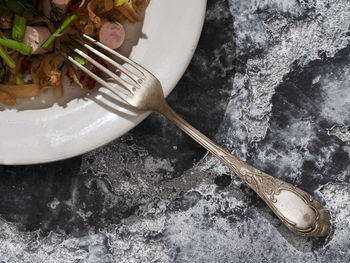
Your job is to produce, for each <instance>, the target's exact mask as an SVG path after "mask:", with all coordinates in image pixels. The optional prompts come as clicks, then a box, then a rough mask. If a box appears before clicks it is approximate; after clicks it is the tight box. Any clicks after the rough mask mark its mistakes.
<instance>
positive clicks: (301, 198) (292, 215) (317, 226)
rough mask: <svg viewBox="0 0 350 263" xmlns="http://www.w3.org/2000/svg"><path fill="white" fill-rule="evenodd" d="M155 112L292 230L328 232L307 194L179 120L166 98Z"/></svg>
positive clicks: (307, 234)
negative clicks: (235, 177) (211, 156)
mask: <svg viewBox="0 0 350 263" xmlns="http://www.w3.org/2000/svg"><path fill="white" fill-rule="evenodd" d="M157 111H158V112H159V113H161V114H162V115H164V116H165V117H166V118H168V119H169V120H170V121H172V122H173V123H175V124H176V125H177V126H178V127H179V128H180V129H182V130H183V131H184V132H185V133H187V134H188V135H189V136H191V137H192V138H193V139H194V140H195V141H197V142H198V143H199V144H200V145H202V146H203V147H204V148H206V149H207V150H208V151H209V152H211V153H212V154H214V155H215V156H216V157H217V158H219V159H220V160H221V161H222V162H223V163H225V164H226V165H227V167H229V168H230V169H231V170H232V171H233V172H234V173H235V174H237V175H238V176H239V177H240V178H241V179H242V180H243V181H245V182H246V183H247V184H248V185H249V186H250V187H251V188H252V189H253V190H254V191H255V192H256V193H257V194H258V195H259V196H260V197H261V199H262V200H264V201H265V203H266V204H267V205H268V206H269V207H270V208H271V210H272V211H273V212H274V213H275V214H276V216H277V217H278V218H279V219H280V220H281V221H282V222H283V223H284V224H285V225H286V226H287V227H288V228H289V229H290V230H291V231H293V232H294V233H296V234H298V235H300V236H305V237H321V236H325V235H327V233H328V231H329V225H330V223H329V217H328V213H327V211H326V210H325V209H324V208H323V207H322V205H321V204H320V203H319V202H317V201H316V200H315V199H314V198H313V197H312V196H311V195H310V194H308V193H306V192H304V191H303V190H301V189H299V188H298V187H296V186H293V185H291V184H289V183H286V182H284V181H282V180H280V179H277V178H275V177H273V176H271V175H268V174H266V173H264V172H262V171H260V170H258V169H256V168H254V167H252V166H251V165H249V164H247V163H245V162H243V161H241V160H239V159H238V158H237V157H235V156H233V155H232V154H230V153H229V152H227V151H226V150H224V149H223V148H221V147H220V146H218V145H217V144H215V143H214V142H213V141H211V140H210V139H209V138H208V137H206V136H205V135H203V134H202V133H201V132H199V131H198V130H197V129H196V128H194V127H193V126H191V125H190V124H189V123H188V122H186V121H185V120H184V119H182V118H181V117H180V116H179V115H178V114H177V113H176V112H175V111H174V110H173V109H172V108H171V107H170V106H169V105H168V104H167V103H166V102H165V101H164V102H163V103H161V105H160V106H159V107H157Z"/></svg>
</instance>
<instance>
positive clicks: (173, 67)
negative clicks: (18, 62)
mask: <svg viewBox="0 0 350 263" xmlns="http://www.w3.org/2000/svg"><path fill="white" fill-rule="evenodd" d="M205 10H206V0H176V1H174V0H151V1H150V4H149V6H148V7H147V9H146V14H145V21H144V24H143V25H142V33H143V34H144V35H143V37H142V38H140V39H139V41H138V43H137V44H136V45H135V46H134V47H133V49H132V52H131V55H130V57H131V58H132V59H134V60H136V61H137V62H139V63H140V64H141V65H143V66H145V67H146V68H148V69H149V70H150V71H151V72H153V73H154V74H155V75H156V76H157V77H158V78H159V79H160V81H161V83H162V85H163V89H164V93H165V94H166V95H168V94H169V93H170V92H171V90H172V89H173V88H174V87H175V85H176V83H177V82H178V81H179V80H180V78H181V77H182V75H183V73H184V72H185V70H186V68H187V66H188V64H189V62H190V60H191V58H192V56H193V53H194V51H195V48H196V46H197V43H198V40H199V37H200V33H201V30H202V26H203V21H204V17H205ZM139 29H140V28H137V27H134V28H133V29H132V30H135V31H137V30H139ZM140 32H141V31H140ZM101 91H102V92H105V93H108V92H106V91H105V90H101ZM101 91H98V92H95V93H92V94H91V95H88V96H87V97H88V98H87V99H82V98H79V97H84V96H82V94H81V91H79V90H78V89H77V88H72V87H68V86H65V92H66V94H65V98H64V99H63V100H61V101H60V102H59V103H57V102H56V103H53V102H52V100H51V99H49V98H50V97H51V94H48V95H46V96H45V97H41V98H39V99H36V100H35V101H25V102H24V103H23V104H22V105H20V106H19V107H17V108H12V109H8V108H7V109H1V108H0V163H1V164H35V163H44V162H50V161H56V160H61V159H65V158H69V157H73V156H76V155H80V154H83V153H85V152H88V151H91V150H93V149H95V148H97V147H99V146H102V145H104V144H106V143H108V142H110V141H112V140H114V139H116V138H117V137H119V136H121V135H123V134H124V133H126V132H127V131H129V130H130V129H132V128H133V127H135V126H136V125H137V124H138V123H140V122H141V121H142V120H143V119H144V118H146V117H147V116H148V114H149V113H142V114H140V113H135V112H132V111H128V110H125V109H123V108H121V107H118V106H115V105H114V103H111V102H109V100H108V99H106V96H103V95H101ZM75 96H77V97H78V99H77V98H76V97H75ZM40 102H42V103H40ZM59 104H60V105H59ZM62 105H64V106H62Z"/></svg>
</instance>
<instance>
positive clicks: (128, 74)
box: [71, 37, 140, 83]
mask: <svg viewBox="0 0 350 263" xmlns="http://www.w3.org/2000/svg"><path fill="white" fill-rule="evenodd" d="M71 38H72V39H73V40H74V41H76V42H78V43H79V44H80V45H82V46H84V47H85V48H87V49H88V50H90V51H91V52H92V53H94V54H95V55H97V56H99V57H100V58H102V59H103V60H105V61H107V62H108V63H109V64H111V65H113V66H114V67H116V68H117V69H119V70H120V71H121V72H123V73H124V74H125V75H127V76H128V77H129V78H131V79H132V80H133V81H135V82H136V83H138V82H139V80H140V77H139V76H137V75H136V74H134V73H133V72H131V71H130V70H128V69H127V68H125V67H123V66H122V65H120V64H119V63H117V62H116V61H114V60H112V59H111V58H109V57H108V56H106V55H105V54H103V53H102V52H100V51H98V50H97V49H95V48H93V47H91V46H90V45H88V44H86V43H84V42H82V41H81V40H79V39H76V38H73V37H71ZM95 41H96V40H95ZM101 45H102V44H101Z"/></svg>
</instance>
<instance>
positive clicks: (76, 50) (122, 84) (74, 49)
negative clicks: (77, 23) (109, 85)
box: [69, 47, 134, 92]
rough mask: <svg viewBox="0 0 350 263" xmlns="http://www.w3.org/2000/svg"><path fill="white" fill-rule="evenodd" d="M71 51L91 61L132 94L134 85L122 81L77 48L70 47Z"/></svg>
mask: <svg viewBox="0 0 350 263" xmlns="http://www.w3.org/2000/svg"><path fill="white" fill-rule="evenodd" d="M69 48H70V49H71V50H73V51H74V52H76V53H77V54H79V55H80V56H82V57H83V58H84V59H86V60H87V61H89V62H90V63H91V64H93V65H94V66H95V67H97V68H98V69H100V70H101V71H103V72H104V73H106V74H107V75H108V76H110V77H111V78H113V79H114V80H115V81H116V82H117V83H118V84H120V85H121V86H122V87H123V88H126V89H127V90H129V91H130V92H132V89H133V87H134V86H133V85H131V84H130V83H129V82H127V81H125V80H124V79H122V78H121V77H119V76H118V75H116V74H114V73H113V72H112V71H110V70H109V69H107V68H106V67H104V66H103V65H101V64H100V63H99V62H97V61H96V60H94V59H93V58H91V57H90V56H88V55H87V54H85V53H84V52H83V51H81V50H79V49H77V48H73V47H69Z"/></svg>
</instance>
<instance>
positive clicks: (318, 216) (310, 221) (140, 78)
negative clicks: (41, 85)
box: [59, 35, 330, 237]
mask: <svg viewBox="0 0 350 263" xmlns="http://www.w3.org/2000/svg"><path fill="white" fill-rule="evenodd" d="M82 37H83V38H85V40H86V41H87V42H91V43H92V44H94V45H96V46H98V47H99V48H101V49H103V50H104V51H105V52H107V53H109V54H110V55H112V56H113V57H115V58H119V60H121V61H123V62H124V63H126V64H128V65H129V66H131V67H132V68H133V70H132V71H131V70H129V69H127V68H126V67H124V66H122V65H121V64H119V63H117V62H116V61H115V60H114V59H111V58H110V57H109V56H107V55H105V54H104V53H102V52H100V51H99V50H97V49H95V48H93V47H92V46H90V45H88V44H86V43H85V41H84V42H82V41H81V40H76V41H78V42H80V43H81V45H83V46H84V47H85V48H87V49H88V50H89V51H90V52H92V53H94V54H95V55H97V56H98V57H100V58H102V59H103V60H104V61H106V62H108V64H110V65H112V66H114V67H116V68H117V69H118V70H119V71H120V72H122V73H123V74H125V75H126V76H127V77H128V78H122V77H121V76H118V75H116V74H115V73H113V72H112V71H110V70H108V69H107V68H106V67H105V66H103V65H101V64H100V63H99V62H97V61H95V60H94V59H92V58H91V57H90V56H88V55H87V54H85V53H84V52H82V51H81V50H79V49H76V48H73V47H72V48H71V49H72V50H73V51H74V52H76V53H78V54H79V55H80V56H82V57H83V58H85V59H86V60H87V61H89V62H90V63H91V64H93V65H94V66H95V67H97V68H99V69H100V70H101V71H103V72H104V73H106V74H107V75H108V76H109V77H111V78H113V79H114V80H115V81H116V82H117V84H119V86H120V87H122V88H124V89H125V90H126V91H127V92H122V91H121V90H120V89H118V88H116V87H114V86H112V85H110V84H109V83H107V82H106V81H105V80H103V79H102V78H100V77H99V76H97V75H96V74H94V73H93V72H91V71H89V70H88V69H87V68H85V67H84V66H82V65H81V64H79V63H78V62H77V61H75V60H74V59H73V58H72V57H71V56H69V55H67V54H65V53H63V52H61V51H59V52H60V53H61V55H63V56H64V57H65V58H66V59H67V60H69V61H70V62H71V63H73V64H74V65H76V66H77V67H78V68H80V69H81V70H83V71H84V72H85V73H86V74H87V75H89V76H91V77H92V78H94V79H95V80H96V81H97V82H99V83H100V84H101V85H102V86H103V87H105V88H107V89H108V90H110V91H112V92H113V93H114V94H116V95H117V96H119V97H120V98H121V99H122V100H124V101H125V102H126V103H128V104H129V105H131V106H133V107H135V108H136V109H139V110H145V111H148V110H151V111H157V112H159V113H161V114H163V115H164V116H165V117H166V118H168V119H169V120H170V121H172V122H173V123H175V124H176V125H177V126H178V127H179V128H180V129H182V130H183V131H184V132H185V133H187V134H188V135H189V136H191V137H192V138H193V139H194V140H195V141H197V142H198V143H199V144H200V145H202V146H203V147H204V148H206V149H207V150H208V151H210V152H211V153H212V154H214V155H215V156H216V157H217V158H219V159H220V160H221V161H222V162H223V163H225V164H226V165H227V166H228V167H229V168H230V169H231V170H232V171H233V172H234V173H235V174H237V175H238V176H239V177H240V178H241V179H242V180H243V181H245V182H246V183H247V184H248V185H249V186H250V187H251V188H252V189H253V190H254V191H255V192H256V193H257V194H258V195H259V196H260V197H261V198H262V199H263V200H264V201H265V203H266V204H267V205H268V206H269V207H270V208H271V210H272V211H273V212H274V213H275V214H276V215H277V217H278V218H279V219H280V220H281V221H282V222H283V223H284V224H285V225H286V226H287V227H288V228H289V229H290V230H291V231H293V232H294V233H296V234H298V235H301V236H305V237H321V236H325V235H327V233H328V232H329V227H330V223H329V217H328V213H327V211H326V210H325V209H324V208H323V207H322V205H321V204H320V203H319V202H317V201H316V200H315V199H314V198H313V197H312V196H311V195H310V194H308V193H306V192H304V191H303V190H301V189H299V188H297V187H295V186H293V185H291V184H289V183H286V182H284V181H282V180H280V179H277V178H275V177H272V176H271V175H268V174H266V173H264V172H262V171H260V170H258V169H256V168H254V167H252V166H251V165H249V164H247V163H245V162H243V161H241V160H239V159H238V158H237V157H235V156H233V155H231V154H230V153H229V152H227V151H225V150H224V149H223V148H221V147H220V146H218V145H216V144H215V143H214V142H213V141H211V140H210V139H209V138H207V137H206V136H204V135H203V134H202V133H200V132H199V131H198V130H197V129H195V128H194V127H193V126H191V125H190V124H189V123H187V122H186V121H185V120H184V119H182V118H181V117H180V116H179V115H178V114H177V113H176V112H175V111H174V110H173V109H172V108H171V107H170V106H169V105H168V104H167V102H166V101H165V98H164V94H163V89H162V85H161V83H160V81H159V80H158V79H157V78H156V77H155V76H154V75H153V74H152V73H150V72H149V71H148V70H146V69H145V68H143V67H142V66H140V65H139V64H137V63H135V62H134V61H132V60H130V59H129V58H127V57H125V56H123V55H121V54H119V53H118V52H116V51H114V50H112V49H110V48H108V47H107V46H105V45H103V44H102V43H100V42H98V41H96V40H95V39H93V38H91V37H89V36H87V35H82ZM134 71H137V72H138V74H135V73H134Z"/></svg>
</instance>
